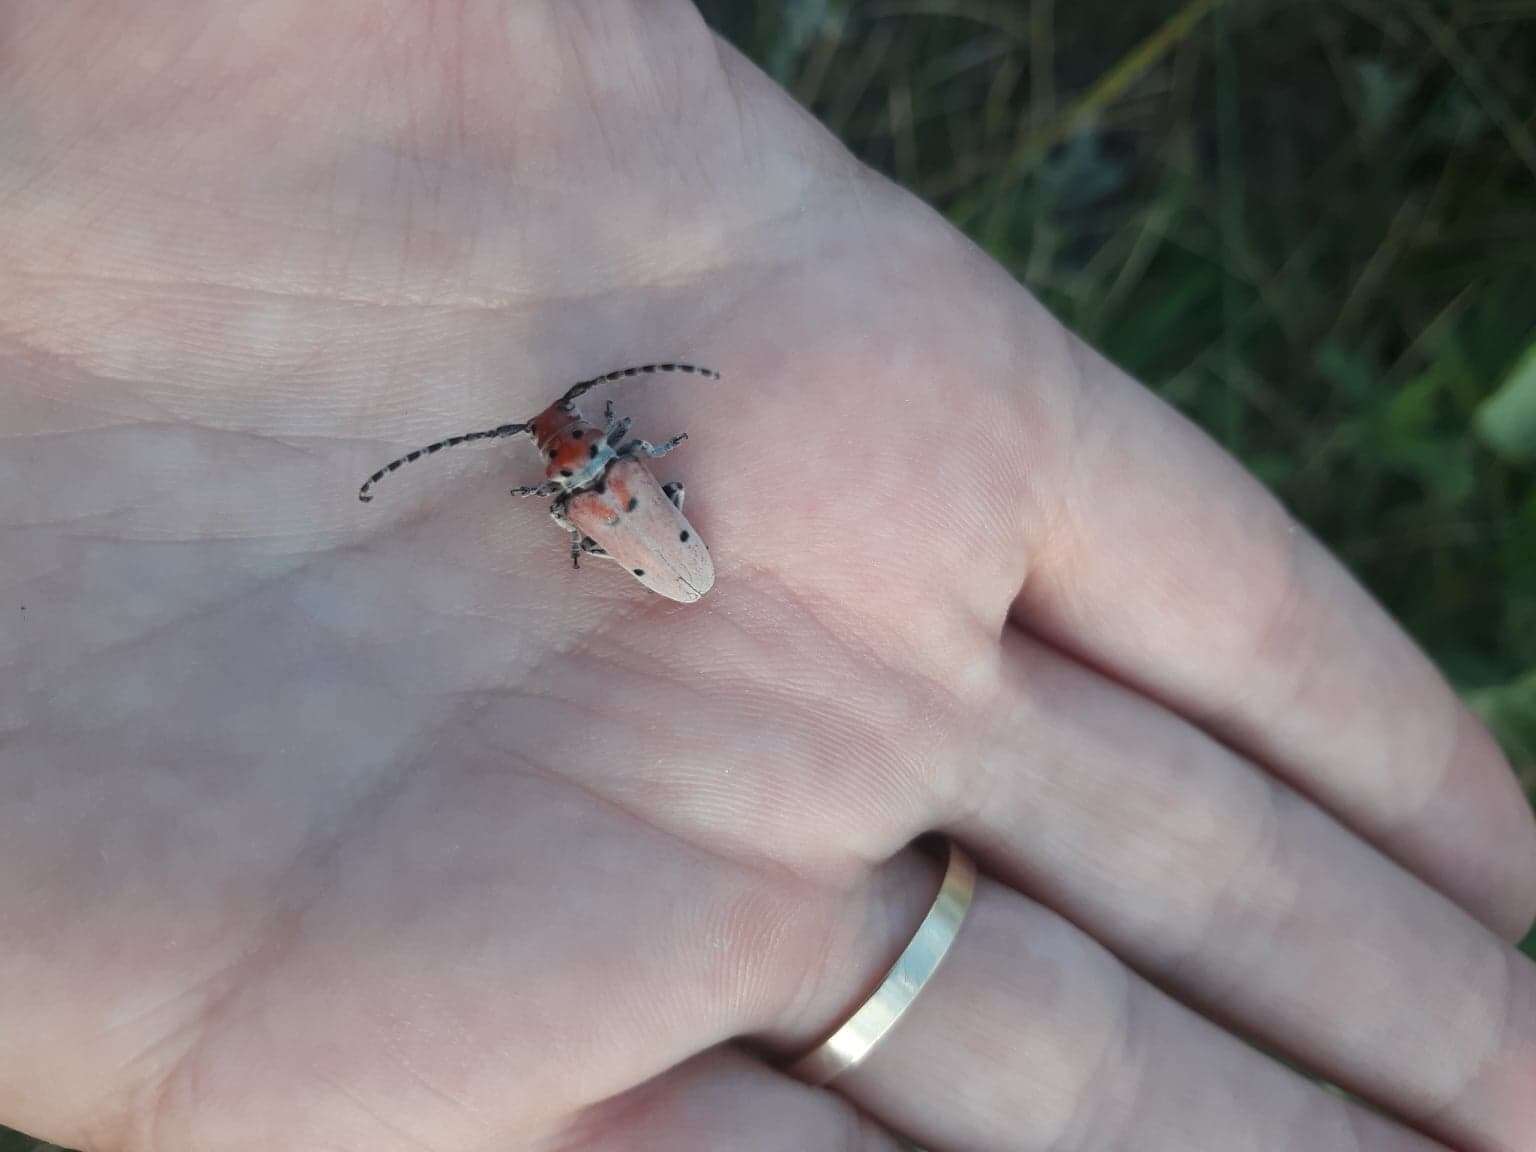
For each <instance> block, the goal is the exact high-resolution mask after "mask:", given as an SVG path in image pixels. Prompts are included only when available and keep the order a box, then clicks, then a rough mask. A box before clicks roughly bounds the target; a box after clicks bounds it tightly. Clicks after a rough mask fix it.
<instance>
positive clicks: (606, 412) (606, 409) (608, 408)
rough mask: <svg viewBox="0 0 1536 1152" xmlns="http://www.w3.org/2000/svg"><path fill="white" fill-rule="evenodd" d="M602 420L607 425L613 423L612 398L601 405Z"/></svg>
mask: <svg viewBox="0 0 1536 1152" xmlns="http://www.w3.org/2000/svg"><path fill="white" fill-rule="evenodd" d="M603 420H604V421H606V422H607V423H608V424H609V425H612V424H613V401H612V400H610V401H608V403H606V404H604V405H603Z"/></svg>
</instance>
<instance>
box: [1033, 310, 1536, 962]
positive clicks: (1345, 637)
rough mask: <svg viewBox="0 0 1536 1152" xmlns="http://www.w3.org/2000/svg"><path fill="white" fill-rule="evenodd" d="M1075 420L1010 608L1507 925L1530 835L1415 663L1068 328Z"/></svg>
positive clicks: (1257, 495)
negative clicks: (1042, 526) (1047, 512)
mask: <svg viewBox="0 0 1536 1152" xmlns="http://www.w3.org/2000/svg"><path fill="white" fill-rule="evenodd" d="M1071 348H1072V351H1071V359H1072V360H1073V362H1074V364H1075V366H1076V368H1077V371H1076V372H1075V379H1074V383H1075V386H1076V387H1077V388H1078V389H1079V390H1080V391H1079V394H1078V397H1077V400H1076V402H1075V404H1074V410H1075V412H1076V414H1077V419H1076V421H1075V422H1074V426H1073V430H1072V432H1071V437H1072V443H1071V444H1070V445H1068V451H1067V452H1066V453H1065V454H1064V458H1065V459H1066V460H1067V461H1069V462H1070V463H1069V465H1068V466H1067V467H1066V468H1065V469H1063V470H1062V472H1063V475H1061V476H1060V477H1059V478H1058V483H1059V484H1060V485H1061V490H1060V491H1059V492H1053V493H1052V494H1051V498H1052V500H1053V501H1054V502H1056V503H1055V508H1054V511H1053V514H1052V515H1051V516H1050V517H1049V522H1050V525H1051V527H1050V530H1049V531H1047V532H1044V533H1043V534H1042V538H1041V539H1040V540H1038V541H1037V542H1035V544H1034V554H1033V555H1032V556H1031V558H1030V574H1029V577H1028V579H1027V581H1026V583H1025V585H1024V587H1023V589H1022V590H1021V591H1020V593H1019V595H1018V597H1017V599H1016V600H1015V603H1014V608H1013V617H1014V619H1015V620H1016V621H1017V622H1018V623H1020V624H1022V625H1024V626H1025V627H1027V628H1028V629H1029V630H1031V631H1033V632H1034V633H1036V634H1037V635H1040V636H1042V637H1044V638H1046V639H1048V640H1049V641H1050V642H1052V643H1053V644H1055V645H1056V646H1058V647H1060V648H1061V649H1063V650H1066V651H1068V652H1071V653H1072V654H1074V655H1076V656H1078V657H1079V658H1081V659H1083V660H1085V661H1087V662H1089V663H1091V664H1093V665H1095V666H1097V667H1098V668H1100V669H1101V670H1103V671H1106V672H1108V673H1109V674H1111V675H1113V676H1115V677H1116V678H1118V679H1120V680H1122V681H1123V682H1125V683H1127V684H1130V685H1132V686H1133V687H1136V688H1138V689H1139V690H1141V691H1142V692H1143V693H1145V694H1147V695H1149V696H1152V697H1155V698H1156V699H1158V700H1160V701H1161V702H1162V703H1164V704H1166V705H1168V706H1171V707H1173V708H1176V709H1177V710H1179V711H1180V712H1182V713H1183V714H1184V715H1186V716H1188V717H1190V718H1191V719H1193V720H1195V721H1196V722H1197V723H1199V724H1201V725H1202V726H1203V727H1204V728H1206V729H1207V730H1208V731H1210V732H1212V733H1213V734H1215V735H1217V736H1219V737H1221V738H1222V739H1224V740H1226V741H1227V742H1228V743H1230V744H1231V745H1233V746H1234V747H1235V748H1237V749H1239V750H1241V751H1242V752H1244V753H1246V754H1247V755H1248V756H1250V757H1251V758H1253V759H1255V760H1257V761H1259V762H1260V763H1262V764H1264V765H1266V766H1267V767H1268V768H1269V769H1270V770H1271V771H1273V772H1274V773H1275V774H1276V775H1278V776H1280V777H1282V778H1283V779H1285V780H1286V781H1287V782H1288V783H1290V784H1291V785H1292V786H1293V787H1295V788H1297V789H1298V790H1300V791H1302V792H1304V793H1305V794H1307V795H1309V796H1311V797H1312V798H1313V799H1315V800H1316V801H1317V802H1318V803H1320V804H1321V805H1323V806H1324V807H1326V808H1327V809H1329V810H1330V811H1332V812H1333V813H1334V814H1335V815H1336V816H1337V817H1338V818H1339V819H1341V820H1342V821H1343V822H1344V823H1346V824H1347V825H1349V826H1350V827H1352V828H1353V829H1354V830H1355V831H1356V832H1358V833H1359V834H1361V835H1362V836H1364V837H1366V838H1367V839H1369V840H1371V841H1372V842H1374V843H1375V844H1376V845H1378V846H1379V847H1380V848H1381V849H1382V850H1383V851H1385V852H1386V853H1388V854H1389V855H1391V856H1392V857H1394V858H1395V859H1396V860H1398V861H1399V862H1400V863H1401V864H1403V865H1404V866H1406V867H1408V868H1410V869H1412V870H1413V871H1415V872H1416V873H1418V874H1419V875H1420V876H1421V877H1423V878H1424V879H1425V880H1426V881H1428V882H1429V883H1431V884H1433V885H1435V886H1436V887H1438V888H1439V889H1441V890H1442V891H1443V892H1445V893H1446V894H1447V895H1449V896H1450V897H1452V898H1453V899H1455V900H1456V901H1458V902H1459V903H1460V904H1462V905H1463V906H1464V907H1466V908H1467V909H1468V910H1469V911H1471V912H1472V913H1473V914H1474V915H1476V916H1478V917H1479V918H1481V919H1482V920H1484V921H1485V922H1486V923H1487V924H1488V925H1489V926H1490V927H1492V928H1494V929H1495V930H1496V931H1498V932H1500V933H1501V934H1502V935H1504V936H1505V937H1507V938H1518V937H1519V936H1520V935H1521V934H1523V933H1524V931H1525V930H1526V928H1527V927H1528V926H1529V925H1530V923H1531V920H1532V916H1533V914H1536V828H1533V823H1532V819H1531V811H1530V808H1529V806H1528V804H1527V803H1526V800H1525V797H1524V796H1523V795H1522V793H1521V791H1520V788H1519V786H1518V784H1517V783H1516V781H1515V779H1514V775H1513V773H1512V772H1511V771H1510V770H1509V765H1508V763H1507V761H1506V760H1505V759H1504V757H1503V755H1502V753H1501V752H1500V751H1499V748H1498V746H1497V745H1496V743H1495V742H1494V741H1493V739H1492V737H1491V736H1490V735H1489V733H1488V732H1487V730H1486V729H1485V728H1484V727H1483V725H1482V724H1481V722H1480V721H1478V720H1477V718H1476V717H1475V716H1473V715H1472V713H1471V712H1470V711H1469V710H1468V709H1467V708H1466V707H1465V706H1464V705H1463V704H1462V703H1461V702H1460V700H1459V699H1458V698H1457V697H1456V695H1455V693H1454V692H1453V691H1452V690H1451V688H1450V686H1449V685H1448V684H1447V683H1446V682H1445V680H1444V679H1443V678H1442V677H1441V676H1440V674H1439V673H1438V671H1437V670H1436V669H1435V667H1434V666H1433V665H1432V664H1431V663H1430V661H1429V660H1428V658H1427V657H1426V656H1425V655H1424V654H1423V653H1422V652H1421V651H1420V650H1419V649H1418V648H1417V647H1416V646H1415V645H1414V644H1413V642H1412V641H1411V640H1410V639H1409V638H1408V637H1407V636H1406V635H1405V634H1404V633H1403V631H1402V630H1401V629H1400V628H1399V627H1398V626H1397V625H1396V624H1395V623H1394V622H1393V621H1392V619H1391V618H1390V617H1389V616H1388V615H1387V613H1386V612H1385V611H1384V610H1383V609H1382V608H1381V607H1380V605H1378V604H1377V603H1376V602H1375V601H1374V600H1373V599H1372V598H1371V597H1370V595H1369V594H1368V593H1366V592H1365V591H1364V590H1363V589H1362V588H1361V587H1360V586H1359V585H1358V584H1357V583H1356V582H1355V581H1354V580H1353V578H1352V577H1351V576H1350V575H1349V573H1348V572H1347V571H1346V570H1345V569H1344V568H1343V566H1342V565H1341V564H1340V563H1339V562H1338V561H1337V560H1335V559H1334V558H1333V557H1332V556H1331V555H1330V554H1329V553H1328V552H1327V551H1326V550H1325V549H1323V548H1322V547H1321V546H1320V545H1319V544H1318V543H1317V542H1316V541H1314V540H1313V539H1312V538H1311V537H1310V536H1308V535H1307V534H1306V533H1305V532H1304V531H1302V530H1301V528H1300V526H1299V525H1298V524H1297V523H1296V521H1295V520H1294V519H1293V518H1292V517H1291V516H1290V515H1289V513H1287V512H1286V510H1285V509H1284V508H1283V507H1282V506H1281V505H1280V503H1279V502H1278V501H1277V500H1276V499H1275V498H1274V497H1273V496H1272V495H1271V494H1270V493H1269V492H1268V491H1267V490H1266V489H1265V488H1264V487H1263V486H1262V485H1261V484H1260V483H1259V482H1258V481H1257V480H1255V479H1254V478H1253V477H1252V476H1250V475H1249V474H1248V473H1246V472H1245V471H1243V469H1242V468H1241V467H1240V466H1239V465H1238V464H1237V463H1236V462H1235V461H1234V460H1232V459H1231V458H1230V457H1228V456H1227V455H1226V454H1225V453H1224V452H1223V451H1222V450H1221V449H1220V448H1219V447H1217V445H1215V444H1214V443H1213V442H1212V441H1211V440H1209V439H1208V438H1207V437H1206V436H1205V435H1204V434H1203V433H1202V432H1200V431H1199V430H1198V429H1196V428H1195V427H1194V426H1193V425H1192V424H1190V423H1189V422H1188V421H1186V420H1185V419H1184V418H1183V417H1182V416H1181V415H1179V414H1178V413H1177V412H1176V411H1174V410H1173V409H1172V408H1170V407H1168V406H1167V405H1165V404H1163V403H1162V402H1161V401H1160V400H1158V399H1157V398H1156V397H1155V396H1153V395H1152V394H1151V393H1150V392H1148V391H1146V390H1145V389H1143V388H1142V387H1140V386H1139V385H1137V384H1136V383H1135V382H1134V381H1132V380H1130V379H1129V378H1128V377H1127V376H1125V375H1124V374H1123V373H1121V372H1120V371H1118V370H1117V369H1115V368H1114V367H1113V366H1112V365H1110V364H1109V363H1108V362H1106V361H1105V360H1104V359H1103V358H1102V357H1100V356H1098V355H1097V354H1096V353H1094V352H1092V351H1091V350H1089V349H1088V348H1086V347H1085V346H1084V345H1082V344H1081V343H1080V342H1078V341H1076V340H1073V341H1072V344H1071Z"/></svg>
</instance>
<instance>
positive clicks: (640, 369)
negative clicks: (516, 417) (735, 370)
mask: <svg viewBox="0 0 1536 1152" xmlns="http://www.w3.org/2000/svg"><path fill="white" fill-rule="evenodd" d="M648 372H695V373H697V374H698V375H700V376H703V377H705V378H706V379H709V380H718V379H720V373H718V372H715V371H713V370H712V369H709V368H700V367H699V366H698V365H697V364H638V365H636V366H635V367H633V368H620V369H619V370H618V371H617V372H605V373H604V374H603V375H601V376H594V377H592V379H590V380H583V381H582V382H581V383H580V384H572V385H571V388H570V391H568V392H567V393H566V394H565V395H564V396H562V397H560V400H559V403H561V404H569V403H570V402H571V401H572V400H574V399H576V397H578V396H580V395H581V394H582V393H583V392H587V391H590V390H591V389H593V388H596V387H597V386H598V385H599V384H612V383H613V382H614V381H615V380H624V379H627V378H628V377H630V376H642V375H644V374H646V373H648Z"/></svg>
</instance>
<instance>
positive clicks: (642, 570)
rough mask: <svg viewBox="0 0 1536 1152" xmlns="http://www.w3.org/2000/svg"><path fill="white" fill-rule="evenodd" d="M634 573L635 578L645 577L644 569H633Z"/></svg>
mask: <svg viewBox="0 0 1536 1152" xmlns="http://www.w3.org/2000/svg"><path fill="white" fill-rule="evenodd" d="M634 573H635V575H636V576H644V575H645V569H644V568H636V569H634Z"/></svg>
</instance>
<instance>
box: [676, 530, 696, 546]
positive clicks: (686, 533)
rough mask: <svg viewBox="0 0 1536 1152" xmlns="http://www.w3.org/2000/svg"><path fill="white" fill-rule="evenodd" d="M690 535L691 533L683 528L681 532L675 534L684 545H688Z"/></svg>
mask: <svg viewBox="0 0 1536 1152" xmlns="http://www.w3.org/2000/svg"><path fill="white" fill-rule="evenodd" d="M692 535H693V533H691V532H689V531H688V529H686V528H684V529H683V530H682V531H681V532H679V533H678V534H677V538H678V539H679V540H681V541H682V542H683V543H684V544H686V543H688V539H689V537H690V536H692Z"/></svg>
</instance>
